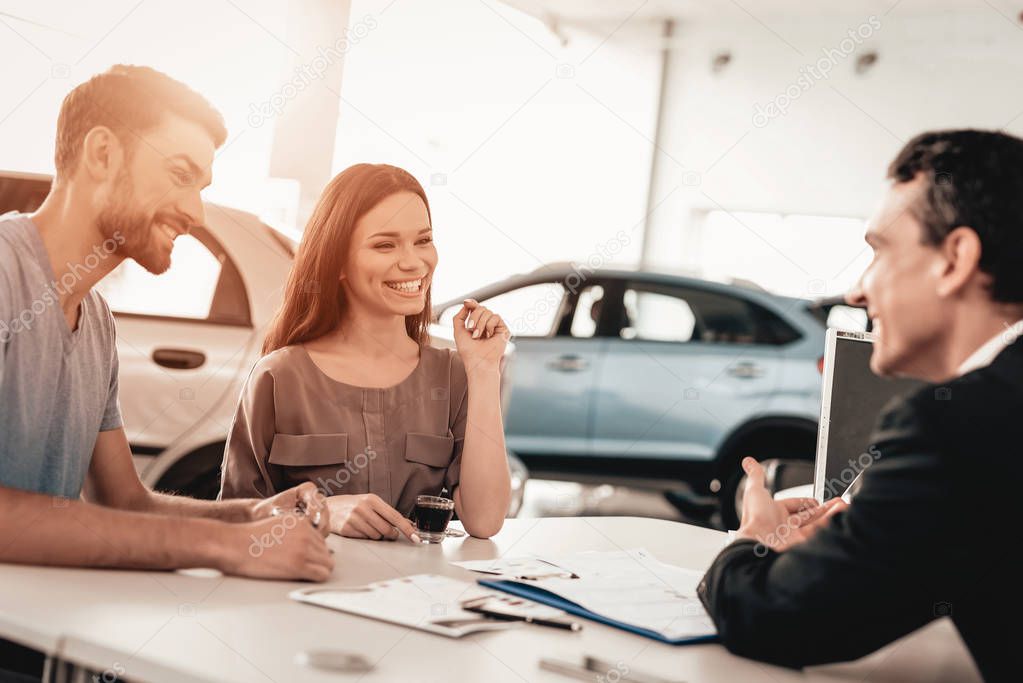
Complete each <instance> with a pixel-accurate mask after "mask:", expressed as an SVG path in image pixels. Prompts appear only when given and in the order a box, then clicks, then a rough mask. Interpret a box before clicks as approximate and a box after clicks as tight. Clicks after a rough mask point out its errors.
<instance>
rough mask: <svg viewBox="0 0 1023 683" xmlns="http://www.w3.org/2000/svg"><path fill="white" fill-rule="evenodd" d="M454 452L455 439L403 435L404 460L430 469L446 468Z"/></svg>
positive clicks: (434, 435) (413, 433)
mask: <svg viewBox="0 0 1023 683" xmlns="http://www.w3.org/2000/svg"><path fill="white" fill-rule="evenodd" d="M454 450H455V437H454V435H452V434H451V432H448V433H447V435H446V436H437V435H436V434H422V433H417V432H409V433H408V434H406V435H405V459H406V460H408V461H409V462H418V463H420V464H423V465H429V466H430V467H447V466H448V465H450V464H451V454H452V453H453V452H454Z"/></svg>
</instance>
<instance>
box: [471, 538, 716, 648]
mask: <svg viewBox="0 0 1023 683" xmlns="http://www.w3.org/2000/svg"><path fill="white" fill-rule="evenodd" d="M482 562H490V563H491V568H492V569H493V568H497V569H498V570H499V571H500V573H501V574H502V576H503V577H505V578H507V579H508V580H510V581H513V582H514V583H519V584H522V585H524V586H531V587H535V588H539V589H543V590H545V591H549V592H550V593H553V594H555V595H557V596H560V597H562V598H564V599H565V600H568V601H570V602H573V603H575V604H576V605H579V606H580V607H583V608H584V609H586V610H589V611H590V612H593V613H594V614H597V615H599V616H602V617H606V618H608V619H612V620H614V621H618V622H622V623H624V624H628V625H630V626H634V627H638V628H642V629H647V630H649V631H654V632H656V633H658V634H660V635H661V636H663V637H664V638H666V639H669V640H677V639H683V638H690V637H699V636H705V635H708V634H714V633H715V632H716V629H715V628H714V624H713V622H712V621H711V619H710V617H709V616H708V615H707V612H706V610H704V608H703V604H702V603H701V602H700V599H699V598H698V597H697V595H696V589H697V586H698V585H699V583H700V580H701V579H702V578H703V572H702V571H696V570H692V569H683V568H682V567H677V566H674V565H670V564H665V563H664V562H661V561H659V560H658V559H657V558H655V557H654V556H653V555H651V554H650V553H649V552H648V551H646V550H645V549H643V548H635V549H631V550H621V551H609V552H582V553H575V554H572V555H552V556H546V555H545V556H543V557H535V556H534V557H524V558H515V559H504V560H502V561H500V562H497V561H488V560H484V561H482ZM540 563H543V565H548V566H552V567H556V568H558V570H560V572H559V574H557V575H552V576H546V577H540V578H537V579H534V580H530V579H524V578H520V577H518V576H508V575H507V574H504V572H505V571H510V572H512V573H516V572H518V573H521V572H519V571H518V568H520V567H530V568H533V569H535V568H537V567H541V566H543V565H541V564H540ZM457 564H459V565H460V566H465V565H466V564H470V565H471V564H474V563H457ZM481 566H484V567H485V565H481ZM466 568H467V569H473V568H474V567H472V566H469V567H466ZM477 571H480V570H477ZM569 576H575V577H577V578H567V577H569Z"/></svg>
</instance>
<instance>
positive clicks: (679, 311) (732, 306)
mask: <svg viewBox="0 0 1023 683" xmlns="http://www.w3.org/2000/svg"><path fill="white" fill-rule="evenodd" d="M622 304H623V307H622V324H621V325H620V326H619V329H620V332H619V334H620V336H621V337H622V339H637V340H647V341H666V342H688V341H700V342H709V343H716V344H769V345H781V344H787V343H789V342H792V341H794V340H796V339H799V337H800V334H799V332H798V331H797V330H796V329H795V328H794V327H792V325H790V324H789V323H787V322H786V321H785V320H783V319H782V318H781V317H780V316H778V315H777V314H775V313H773V312H771V311H769V310H767V309H766V308H765V307H763V306H760V305H758V304H755V303H753V302H751V301H747V300H746V299H744V298H741V297H736V296H729V295H727V294H722V293H719V292H712V291H709V290H704V289H699V288H696V287H665V286H657V285H633V286H632V287H628V288H626V289H625V291H624V293H623V297H622Z"/></svg>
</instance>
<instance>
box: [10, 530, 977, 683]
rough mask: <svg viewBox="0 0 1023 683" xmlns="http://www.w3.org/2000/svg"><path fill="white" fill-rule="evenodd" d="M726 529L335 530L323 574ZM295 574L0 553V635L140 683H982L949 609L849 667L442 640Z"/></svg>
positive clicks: (584, 644)
mask: <svg viewBox="0 0 1023 683" xmlns="http://www.w3.org/2000/svg"><path fill="white" fill-rule="evenodd" d="M724 540H725V536H724V534H721V533H719V532H715V531H710V530H707V529H701V528H698V527H693V526H688V525H684V524H679V523H675V522H667V521H662V520H653V519H638V518H625V517H604V518H563V519H517V520H508V521H507V523H506V524H505V527H504V530H503V531H502V532H501V533H500V534H499V535H498V536H497V537H495V538H494V539H492V540H491V541H481V540H478V539H472V538H466V539H448V540H446V541H445V542H444V543H443V544H442V545H441V546H413V545H411V544H409V543H406V542H394V543H388V542H379V541H354V540H351V539H342V538H340V537H336V536H335V537H331V539H330V541H329V542H330V545H331V547H333V548H334V550H335V552H336V558H337V566H336V568H335V570H334V576H333V577H332V579H331V583H336V584H339V585H358V584H363V583H367V582H370V581H376V580H382V579H387V578H394V577H397V576H404V575H408V574H419V573H436V574H447V575H449V576H453V577H457V578H462V579H470V580H472V579H474V578H476V577H477V576H478V575H474V574H471V573H470V572H467V571H464V570H462V569H460V568H458V567H453V566H451V565H450V564H448V562H449V561H451V560H469V559H486V558H493V557H497V556H499V555H505V554H509V555H519V554H528V553H533V552H544V551H547V552H550V551H552V550H556V551H567V552H571V551H576V550H616V549H623V548H633V547H646V548H647V549H649V550H650V551H651V552H653V553H654V554H655V555H656V556H657V557H658V558H659V559H662V560H664V561H666V562H670V563H674V564H678V565H680V566H683V567H691V568H704V567H706V566H708V565H709V564H710V561H711V560H712V559H713V557H714V555H715V554H716V553H717V551H718V550H719V549H720V548H721V546H722V544H723V542H724ZM306 585H309V584H299V583H284V582H272V581H254V580H246V579H236V578H224V577H219V576H215V577H209V578H197V577H194V576H185V575H181V574H178V573H165V572H135V571H109V570H81V569H53V568H40V567H25V566H17V565H2V564H0V636H3V637H6V638H9V639H12V640H16V641H19V642H22V643H24V644H26V645H29V646H31V647H35V648H37V649H40V650H44V651H46V652H48V653H50V654H53V655H55V656H57V657H60V658H62V659H65V660H68V661H71V662H76V663H79V664H82V665H85V666H88V667H90V668H92V669H95V670H97V671H100V672H102V671H104V670H108V669H109V670H112V671H118V672H120V673H121V674H122V675H124V676H125V677H128V678H130V679H133V680H142V681H146V680H151V681H164V680H172V681H264V682H266V681H275V682H277V683H292V682H293V681H344V680H350V681H354V680H365V681H367V682H372V681H437V682H438V683H451V681H453V680H454V681H459V682H460V683H461V682H465V683H469V682H475V681H487V682H488V683H500V682H502V681H508V682H515V683H518V682H520V681H550V682H552V683H558V682H561V683H564V682H566V681H568V680H570V679H566V678H564V677H561V676H558V675H556V674H553V673H549V672H545V671H541V670H540V669H539V668H538V666H537V662H538V661H539V659H540V658H541V657H542V656H550V657H558V658H562V659H572V660H578V659H579V658H581V656H582V655H583V654H594V655H599V656H601V657H602V658H604V659H609V660H611V661H615V662H619V661H620V662H622V663H624V664H625V665H626V666H630V667H632V668H635V669H637V670H641V671H647V672H657V673H660V674H661V675H664V676H671V677H673V678H676V679H681V680H685V681H689V682H690V683H696V682H699V683H704V682H708V681H748V682H756V681H763V682H765V683H786V682H788V681H803V682H806V681H861V680H869V681H870V683H883V682H885V681H949V682H950V683H951V682H952V681H955V682H956V683H963V682H964V681H976V680H979V675H978V673H977V672H976V669H975V668H974V666H973V664H972V661H971V660H970V658H969V655H968V653H967V651H966V649H965V647H964V646H963V644H962V642H961V640H960V639H959V637H958V635H957V634H956V632H955V630H954V628H953V627H952V625H951V623H950V622H948V621H947V620H944V621H942V622H938V623H935V624H932V625H931V626H929V627H928V628H925V629H922V630H921V631H918V632H917V633H915V634H913V635H911V636H909V637H907V638H905V639H903V640H901V641H898V642H896V643H894V644H892V645H890V646H888V647H887V648H885V649H883V650H881V651H879V652H877V653H875V654H873V655H871V656H869V657H867V658H864V659H862V660H860V661H858V662H855V663H852V664H844V665H835V666H828V667H816V668H812V669H807V670H806V671H805V672H797V671H791V670H788V669H783V668H779V667H774V666H770V665H766V664H761V663H757V662H753V661H750V660H745V659H742V658H739V657H734V656H732V655H730V654H728V653H727V652H726V651H725V649H724V648H723V647H721V646H720V645H716V644H715V645H690V646H681V647H672V646H668V645H663V644H661V643H657V642H654V641H652V640H648V639H645V638H642V637H640V636H635V635H631V634H628V633H625V632H623V631H618V630H616V629H612V628H609V627H606V626H601V625H599V624H595V623H592V622H585V628H584V629H583V630H582V632H579V633H571V632H568V631H560V630H556V629H550V628H544V627H536V626H527V627H523V628H519V629H514V630H509V631H504V632H497V633H485V634H477V635H475V636H470V637H467V638H464V639H461V640H452V639H448V638H444V637H441V636H435V635H431V634H427V633H422V632H418V631H414V630H411V629H405V628H402V627H399V626H394V625H391V624H386V623H382V622H377V621H372V620H369V619H363V618H360V617H355V616H349V615H346V614H343V613H340V612H334V611H331V610H326V609H320V608H317V607H312V606H309V605H302V604H298V603H295V602H292V601H290V600H288V598H287V593H288V592H289V591H290V590H292V589H294V588H296V587H299V586H306ZM839 619H841V615H836V620H839ZM826 627H827V625H826V624H821V628H826ZM863 627H864V628H870V625H869V624H864V625H863ZM313 647H320V648H323V647H333V648H342V649H345V650H351V651H356V652H361V653H363V654H364V655H365V656H367V657H368V658H370V660H372V661H374V662H376V665H375V668H374V669H373V671H372V672H371V673H369V674H366V675H364V676H361V677H360V676H357V675H354V674H339V673H329V672H325V671H319V670H315V669H309V668H305V667H302V666H300V665H298V664H296V663H295V655H296V654H297V653H298V652H300V651H302V650H304V649H307V648H313Z"/></svg>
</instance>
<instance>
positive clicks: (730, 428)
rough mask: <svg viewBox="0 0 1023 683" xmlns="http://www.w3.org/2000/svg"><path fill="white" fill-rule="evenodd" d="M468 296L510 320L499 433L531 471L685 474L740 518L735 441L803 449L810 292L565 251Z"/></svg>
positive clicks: (812, 329)
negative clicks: (506, 391)
mask: <svg viewBox="0 0 1023 683" xmlns="http://www.w3.org/2000/svg"><path fill="white" fill-rule="evenodd" d="M466 297H472V298H475V299H478V300H480V301H482V302H484V303H485V304H486V305H487V306H488V307H489V308H491V309H492V310H494V311H496V312H497V313H499V314H500V315H502V316H503V317H504V319H505V320H506V321H508V323H509V326H510V327H511V330H512V334H513V338H514V341H515V346H516V353H515V371H514V373H512V387H511V400H510V401H511V402H510V406H509V409H508V417H507V421H506V425H507V428H506V433H507V442H508V447H509V448H510V449H511V450H512V451H514V452H515V453H516V454H517V455H519V456H520V457H521V458H522V459H523V461H524V462H525V463H526V465H527V466H528V467H529V469H530V472H531V475H533V476H536V475H537V474H540V473H542V474H543V475H544V476H547V477H548V478H550V477H555V476H568V477H572V478H582V479H584V480H585V479H586V478H587V477H588V478H589V479H591V480H593V479H597V480H600V479H605V480H607V479H618V478H630V479H634V478H641V479H646V480H647V481H650V480H655V481H663V482H664V483H665V488H668V487H670V486H671V485H677V483H679V482H682V483H685V484H687V485H688V486H689V488H690V490H691V491H692V493H693V494H694V495H695V496H697V497H699V496H703V497H705V498H706V497H707V496H709V495H715V496H717V498H718V499H719V500H720V501H721V503H722V504H721V506H720V508H721V513H722V521H723V522H724V524H726V525H734V524H735V523H736V522H737V519H736V516H735V504H734V502H735V499H736V490H737V487H738V484H739V482H740V480H741V471H740V469H739V461H740V460H741V458H742V457H743V456H746V455H753V456H755V457H756V458H758V459H761V460H765V459H773V458H782V459H787V460H797V461H804V462H806V463H808V464H812V460H813V457H814V448H815V443H816V434H817V419H818V414H819V409H820V386H821V376H820V370H821V362H822V354H823V351H824V333H825V325H824V321H823V315H822V313H821V311H820V310H816V309H815V306H814V304H813V303H812V302H810V301H808V300H804V299H797V298H789V297H783V296H777V295H774V294H770V293H768V292H766V291H763V290H762V289H760V288H758V287H756V286H755V285H753V284H752V283H748V282H742V281H729V282H712V281H708V280H705V279H700V278H697V277H692V276H686V275H680V274H672V273H657V272H645V271H639V270H630V269H623V268H595V269H594V268H588V267H586V266H579V265H574V264H571V263H562V264H552V265H549V266H544V267H542V268H540V269H538V270H536V271H533V272H531V273H528V274H523V275H517V276H513V277H511V278H508V279H506V280H504V281H502V282H498V283H495V284H492V285H489V286H487V287H483V288H481V289H478V290H475V291H473V292H470V293H468V294H467V295H466ZM466 297H460V298H459V299H458V300H457V301H451V302H447V303H444V304H440V305H439V306H437V307H435V309H434V312H435V319H436V320H437V321H438V322H441V323H445V322H447V320H448V319H449V318H450V317H451V316H452V315H454V313H455V311H457V309H458V306H459V305H460V304H461V301H462V299H463V298H466ZM732 528H734V526H732Z"/></svg>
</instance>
